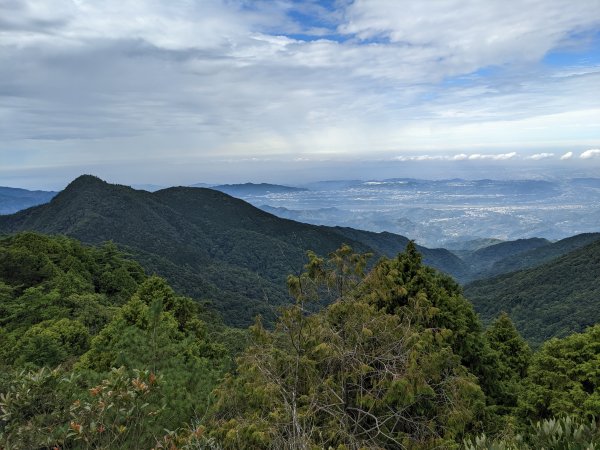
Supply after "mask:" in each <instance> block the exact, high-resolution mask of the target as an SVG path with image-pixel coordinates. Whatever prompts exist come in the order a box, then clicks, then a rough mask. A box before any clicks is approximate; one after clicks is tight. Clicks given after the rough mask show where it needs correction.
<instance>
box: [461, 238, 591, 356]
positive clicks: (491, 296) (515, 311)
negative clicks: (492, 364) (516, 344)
mask: <svg viewBox="0 0 600 450" xmlns="http://www.w3.org/2000/svg"><path fill="white" fill-rule="evenodd" d="M599 278H600V241H598V240H597V241H596V242H593V243H592V244H589V245H587V246H585V247H582V248H580V249H577V250H574V251H572V252H569V253H567V254H565V255H563V256H560V257H558V258H556V259H553V260H552V261H550V262H547V263H545V264H543V265H541V266H538V267H534V268H529V269H525V270H521V271H518V272H513V273H509V274H505V275H500V276H497V277H495V278H491V279H486V280H480V281H475V282H473V283H470V284H468V285H466V286H465V288H464V292H465V295H466V297H467V298H469V299H470V300H471V301H472V302H473V304H474V306H475V309H476V310H477V311H478V312H479V314H480V315H481V317H482V319H483V320H484V321H485V322H489V321H491V320H492V319H493V318H495V317H496V316H497V315H498V314H499V313H500V312H501V311H505V312H507V313H508V314H509V315H510V317H511V318H512V319H513V321H514V323H515V325H516V326H517V328H518V329H519V331H520V332H521V333H522V334H523V336H524V337H525V338H526V339H528V340H529V341H530V342H531V343H532V344H534V345H539V344H541V342H543V341H544V340H546V339H549V338H551V337H554V336H565V335H567V334H569V333H572V332H577V331H583V330H584V329H585V328H586V327H588V326H591V325H593V324H595V323H596V322H598V321H600V285H599V284H598V279H599Z"/></svg>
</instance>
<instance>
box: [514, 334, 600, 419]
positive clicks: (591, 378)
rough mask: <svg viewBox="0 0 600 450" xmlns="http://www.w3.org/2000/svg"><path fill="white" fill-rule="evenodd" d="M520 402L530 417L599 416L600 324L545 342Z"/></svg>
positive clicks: (522, 411) (526, 416)
mask: <svg viewBox="0 0 600 450" xmlns="http://www.w3.org/2000/svg"><path fill="white" fill-rule="evenodd" d="M519 406H520V408H519V409H520V412H521V415H522V416H523V417H524V418H529V419H530V420H532V419H542V418H549V417H551V416H559V415H565V414H572V415H575V416H579V417H588V418H592V417H600V324H599V325H595V326H593V327H590V328H588V329H587V330H586V331H585V332H584V333H575V334H572V335H570V336H567V337H565V338H563V339H556V338H554V339H551V340H549V341H547V342H546V343H545V344H544V345H543V346H542V348H541V349H540V350H539V351H538V352H537V353H536V354H535V355H534V357H533V359H532V362H531V365H530V367H529V374H528V377H527V379H526V384H525V389H524V391H523V395H522V399H521V402H520V404H519Z"/></svg>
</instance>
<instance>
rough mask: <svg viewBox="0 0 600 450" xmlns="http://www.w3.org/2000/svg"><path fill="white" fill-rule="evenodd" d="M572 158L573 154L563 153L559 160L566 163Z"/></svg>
mask: <svg viewBox="0 0 600 450" xmlns="http://www.w3.org/2000/svg"><path fill="white" fill-rule="evenodd" d="M572 157H573V152H567V153H565V154H564V155H562V156H561V157H560V160H561V161H566V160H568V159H571V158H572Z"/></svg>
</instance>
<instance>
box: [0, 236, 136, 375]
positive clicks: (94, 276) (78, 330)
mask: <svg viewBox="0 0 600 450" xmlns="http://www.w3.org/2000/svg"><path fill="white" fill-rule="evenodd" d="M144 278H145V275H144V272H143V270H142V268H141V267H140V266H139V265H138V264H137V263H135V262H133V261H131V260H128V259H125V258H124V257H123V256H122V255H121V253H119V252H118V251H117V250H116V247H115V246H114V245H113V244H110V243H109V244H106V245H104V246H101V247H98V248H86V247H84V246H82V245H81V244H80V243H79V242H77V241H75V240H73V239H68V238H63V237H55V238H50V237H48V236H43V235H39V234H35V233H21V234H18V235H15V236H12V237H8V238H3V239H0V334H1V335H2V336H3V339H2V340H1V341H0V355H2V356H3V363H4V364H5V365H13V364H16V365H18V366H22V365H25V364H31V365H34V366H38V367H41V366H44V365H48V366H51V367H54V366H56V365H58V364H60V363H62V362H64V361H67V360H69V359H73V358H76V357H78V356H80V355H81V354H82V353H83V352H85V351H86V350H87V348H88V345H89V336H92V335H95V334H96V333H98V331H100V329H101V328H102V327H104V326H105V325H106V324H107V323H108V321H109V320H110V319H111V317H112V316H113V314H114V311H115V310H116V308H117V307H118V306H119V305H121V304H122V303H123V302H124V301H125V299H127V298H129V297H130V296H131V295H132V294H133V293H134V292H135V290H136V289H137V287H138V284H139V283H140V282H141V281H142V280H143V279H144ZM106 280H113V284H110V283H107V281H106ZM114 280H119V281H118V284H115V283H116V282H114ZM1 364H2V363H0V365H1Z"/></svg>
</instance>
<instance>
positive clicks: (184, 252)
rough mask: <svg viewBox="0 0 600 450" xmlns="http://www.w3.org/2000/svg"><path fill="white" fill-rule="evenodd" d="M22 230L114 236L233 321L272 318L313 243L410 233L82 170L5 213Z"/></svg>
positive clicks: (91, 240)
mask: <svg viewBox="0 0 600 450" xmlns="http://www.w3.org/2000/svg"><path fill="white" fill-rule="evenodd" d="M20 231H37V232H41V233H47V234H53V235H55V234H60V235H67V236H70V237H74V238H76V239H78V240H80V241H82V242H85V243H87V244H100V243H102V242H106V241H113V242H114V243H115V244H116V245H118V246H119V248H121V249H122V250H124V251H126V252H128V253H130V254H131V255H132V256H133V257H134V258H135V259H136V260H137V261H138V262H139V263H140V264H141V265H142V266H143V267H144V269H145V270H146V271H147V272H148V273H156V274H158V275H160V276H162V277H164V278H166V279H167V281H168V282H169V284H170V285H171V286H173V287H174V288H175V289H176V290H177V291H178V292H182V293H184V294H186V295H189V296H191V297H193V298H195V299H199V300H203V301H208V302H211V306H212V307H213V308H215V309H216V310H217V311H219V312H220V313H221V315H222V316H223V318H224V320H225V321H226V322H227V323H228V324H230V325H236V326H244V327H245V326H248V325H249V324H251V323H252V320H253V318H254V317H255V316H256V315H257V314H261V315H262V316H263V317H264V318H265V320H266V321H268V322H272V321H273V320H274V319H275V316H276V311H277V307H278V306H280V305H283V304H287V303H289V301H290V297H289V294H288V292H287V289H286V287H285V279H286V276H287V274H288V273H298V272H300V271H301V270H302V266H303V264H304V257H305V254H306V251H307V250H310V249H318V250H319V252H322V253H324V254H327V253H329V252H332V251H334V250H335V249H336V248H338V247H340V245H342V244H343V243H347V244H349V245H351V246H352V247H353V248H355V249H356V250H357V251H365V252H366V251H369V252H374V253H377V254H380V255H384V254H385V255H388V256H394V255H395V254H396V253H397V252H398V251H401V250H403V249H404V247H405V246H406V244H407V242H408V240H407V239H406V238H404V237H402V236H397V235H391V234H389V233H388V234H385V235H379V234H377V233H368V232H361V231H356V232H355V233H354V235H353V236H352V237H349V236H348V233H349V232H350V231H349V230H348V229H337V228H331V227H320V226H314V225H308V224H302V223H298V222H294V221H291V220H285V219H280V218H278V217H275V216H273V215H271V214H268V213H265V212H263V211H261V210H259V209H257V208H255V207H253V206H251V205H249V204H248V203H245V202H243V201H242V200H238V199H235V198H233V197H230V196H228V195H226V194H223V193H222V192H218V191H215V190H211V189H201V188H184V187H178V188H169V189H164V190H162V191H158V192H154V193H149V192H146V191H136V190H134V189H132V188H130V187H127V186H119V185H111V184H108V183H105V182H103V181H102V180H100V179H98V178H96V177H92V176H82V177H79V178H78V179H76V180H75V181H73V182H72V183H71V184H70V185H69V186H68V187H67V188H66V189H65V190H64V191H62V192H61V193H59V194H58V195H57V196H56V197H55V198H54V199H53V200H52V201H51V202H50V203H48V204H46V205H41V206H38V207H35V208H31V209H28V210H26V211H21V212H19V213H17V214H14V215H12V216H2V217H0V233H15V232H20ZM367 240H368V242H367ZM377 242H379V245H377V248H374V247H375V245H376V243H377ZM421 250H422V251H423V252H424V254H425V261H426V262H427V263H428V264H431V265H432V266H434V267H438V268H440V269H441V270H444V271H446V272H448V273H452V274H456V275H461V274H462V272H463V270H464V264H463V263H462V261H460V259H458V258H457V257H455V256H454V255H452V254H451V253H450V252H447V251H445V250H425V249H421Z"/></svg>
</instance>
